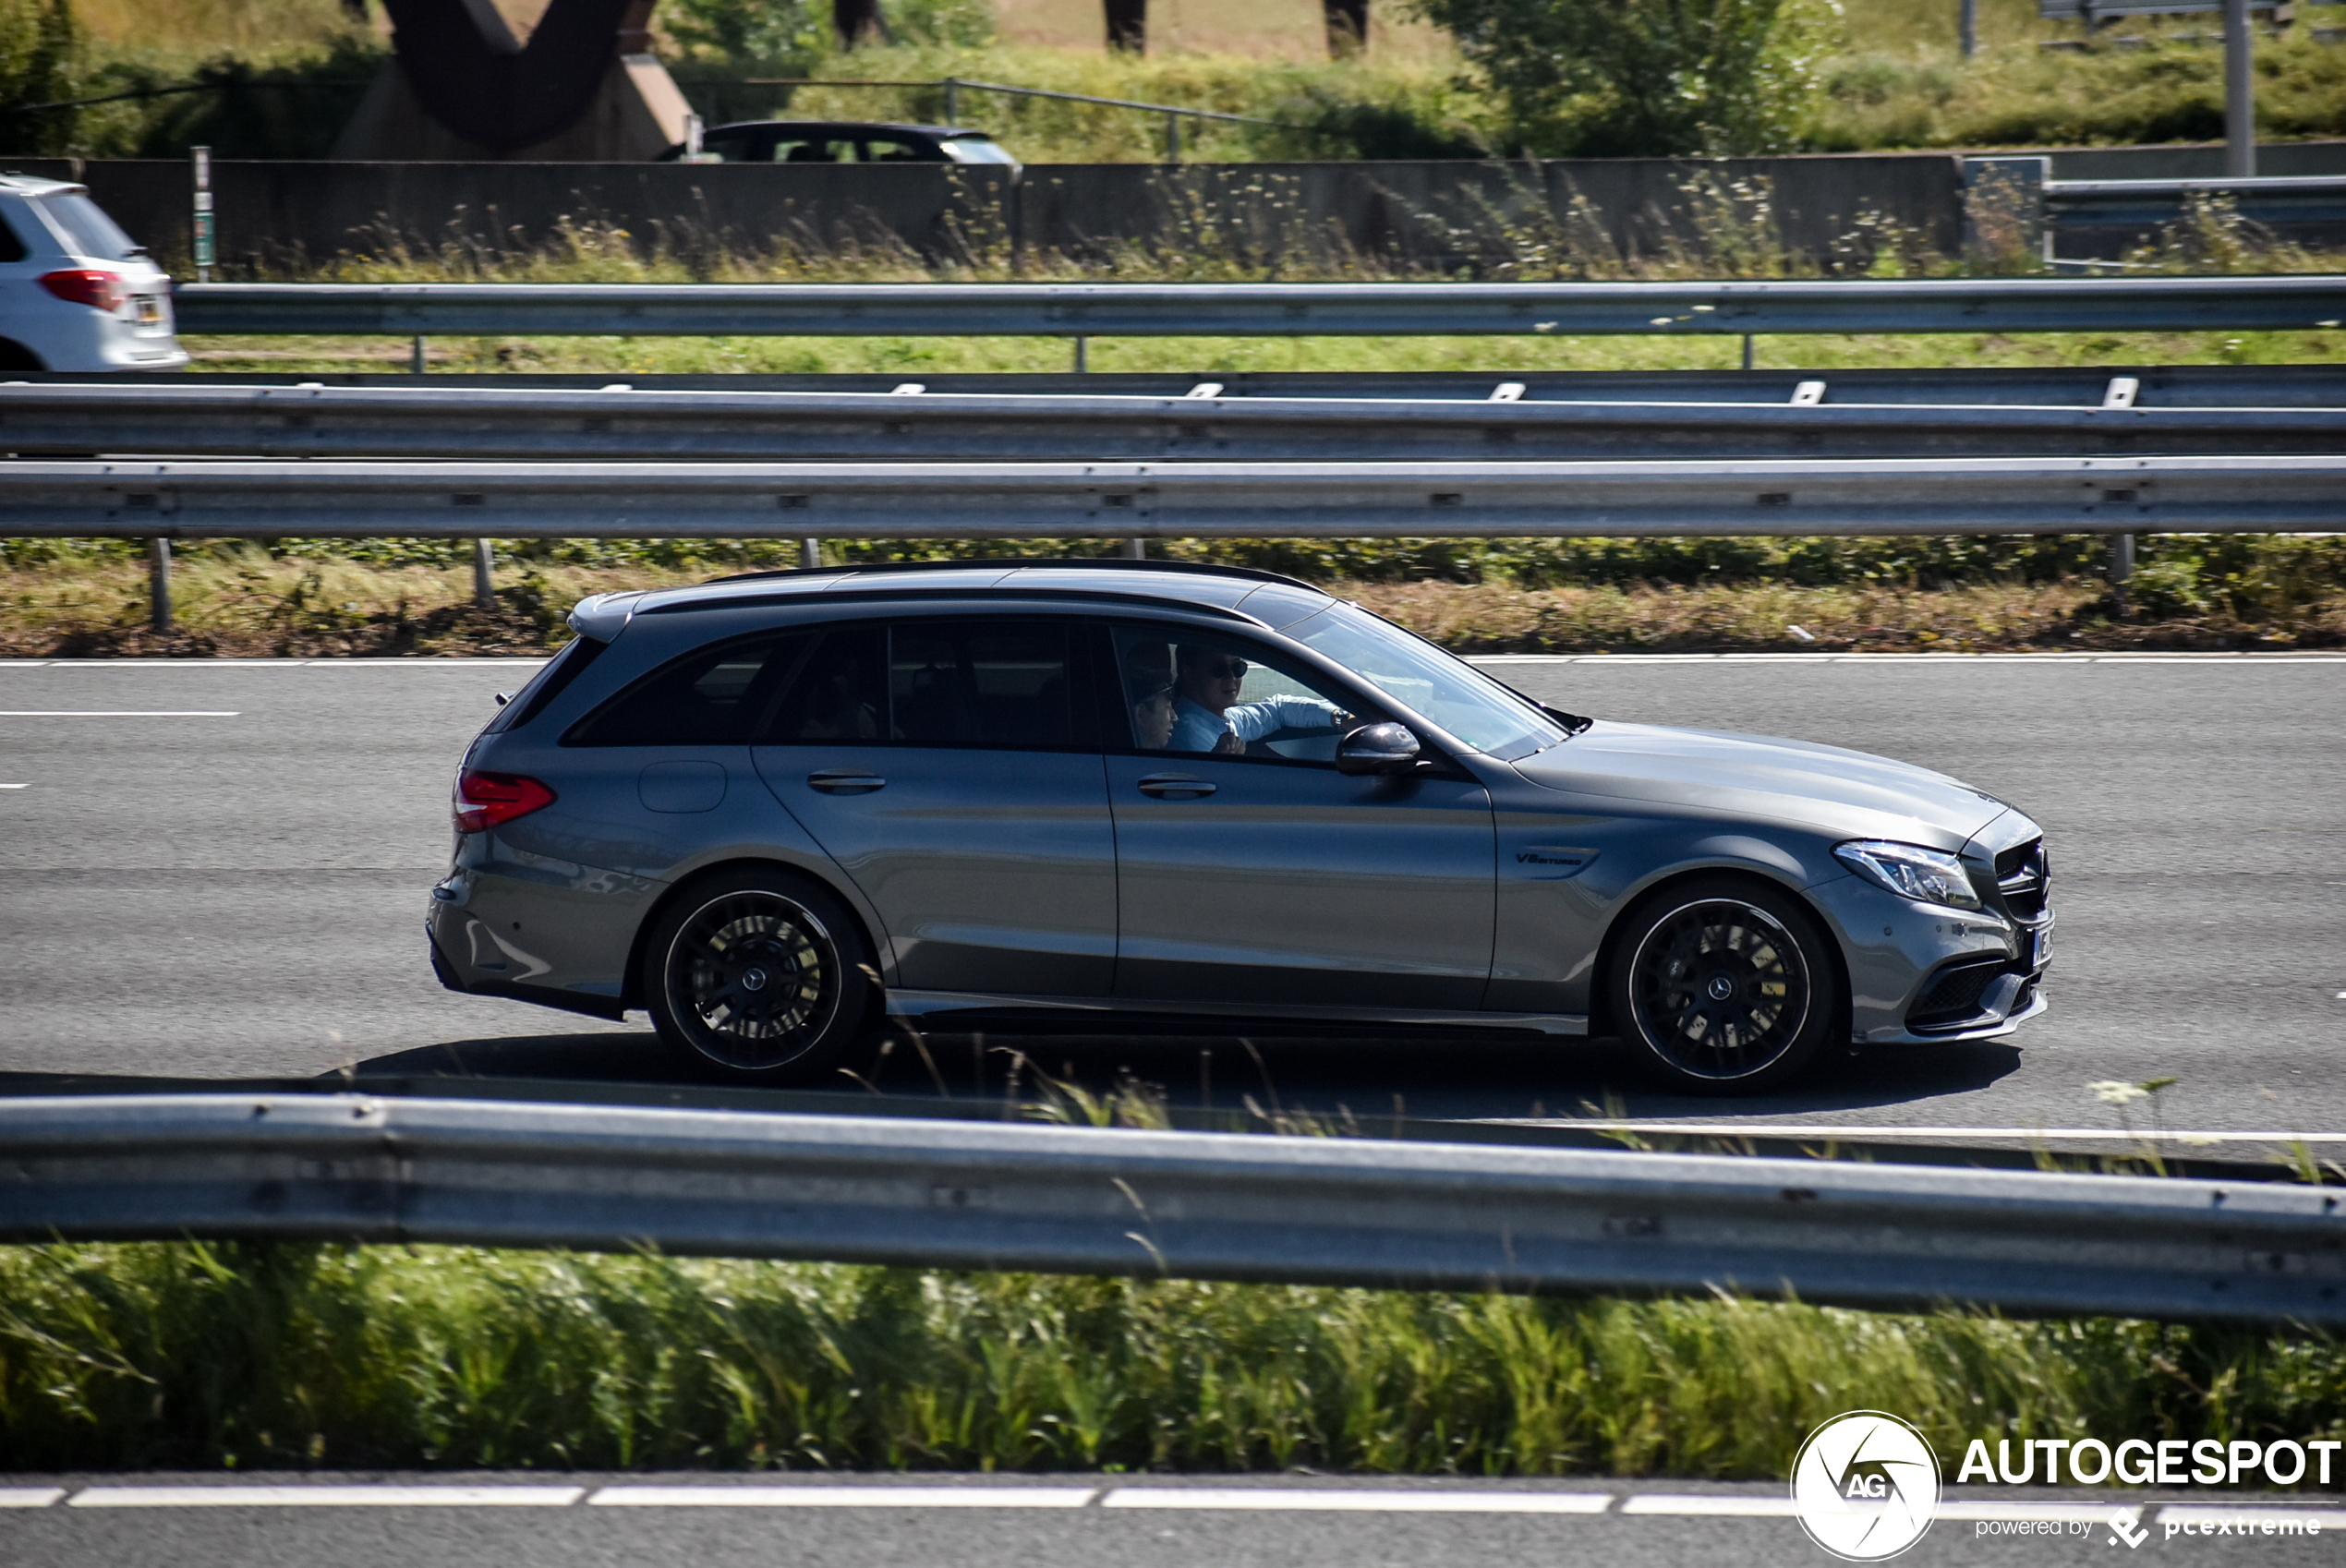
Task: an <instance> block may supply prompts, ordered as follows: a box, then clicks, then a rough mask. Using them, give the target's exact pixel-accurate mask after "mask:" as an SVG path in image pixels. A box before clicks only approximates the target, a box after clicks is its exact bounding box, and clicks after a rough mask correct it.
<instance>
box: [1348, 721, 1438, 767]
mask: <svg viewBox="0 0 2346 1568" xmlns="http://www.w3.org/2000/svg"><path fill="white" fill-rule="evenodd" d="M1417 767H1418V738H1417V737H1416V736H1415V735H1412V734H1411V733H1409V726H1408V725H1406V724H1363V725H1361V726H1360V728H1359V729H1358V730H1353V731H1351V732H1350V733H1349V734H1348V735H1346V736H1345V737H1344V739H1343V740H1341V741H1338V742H1336V771H1337V772H1338V773H1350V774H1377V773H1415V772H1416V771H1417Z"/></svg>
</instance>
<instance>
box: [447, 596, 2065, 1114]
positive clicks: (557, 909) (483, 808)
mask: <svg viewBox="0 0 2346 1568" xmlns="http://www.w3.org/2000/svg"><path fill="white" fill-rule="evenodd" d="M571 624H572V625H573V626H574V628H576V630H577V632H578V636H577V639H576V640H575V641H574V642H573V643H572V644H570V645H569V646H568V647H566V648H565V649H564V650H563V651H562V653H561V654H560V655H558V656H557V657H555V658H554V659H553V660H552V661H551V662H550V663H549V664H548V665H547V666H546V668H545V669H543V670H541V671H540V672H539V673H538V676H537V677H536V678H535V679H534V680H532V681H530V682H529V684H528V686H527V687H526V688H525V689H524V690H523V691H522V692H521V693H520V694H519V695H518V696H517V697H516V698H515V699H514V701H513V702H512V703H510V704H509V705H508V706H505V707H504V708H503V710H502V712H500V713H499V714H498V716H497V717H496V718H495V719H494V720H492V721H491V722H490V725H489V727H488V728H487V729H486V730H483V731H482V733H481V734H480V736H479V738H478V740H476V741H475V742H473V744H472V747H471V749H470V751H469V752H467V753H466V757H465V760H464V765H463V769H462V772H461V774H460V776H459V778H458V780H457V785H456V794H455V814H456V849H455V862H454V865H453V868H452V870H451V871H450V874H449V875H448V877H447V879H446V880H445V881H443V882H441V884H440V885H439V886H438V887H435V888H434V889H433V890H432V899H433V902H432V907H431V915H430V921H429V932H430V938H431V957H432V963H433V965H434V967H435V969H436V970H437V971H438V972H439V974H440V977H441V980H442V981H443V982H444V983H446V984H448V985H450V986H453V987H454V988H456V989H458V990H462V991H469V992H473V993H477V994H483V995H499V996H512V997H517V998H520V999H523V1000H526V1001H533V1002H542V1003H546V1004H548V1005H550V1006H553V1007H568V1008H574V1009H576V1010H579V1011H583V1012H588V1013H596V1014H600V1015H602V1016H605V1017H611V1018H616V1017H618V1016H620V1015H621V1014H622V1012H623V1010H624V1009H627V1008H630V1007H640V1008H643V1009H645V1010H647V1011H648V1012H649V1013H650V1015H651V1018H652V1022H653V1023H654V1025H655V1026H656V1027H657V1028H658V1030H659V1033H660V1034H661V1035H662V1036H663V1037H664V1038H665V1039H666V1040H668V1041H669V1042H670V1043H671V1044H673V1045H674V1046H676V1047H677V1048H678V1049H680V1050H681V1051H683V1053H684V1054H685V1055H687V1056H688V1057H691V1058H693V1059H695V1060H697V1061H699V1062H702V1063H706V1064H710V1065H713V1066H714V1067H718V1068H720V1069H724V1070H726V1071H730V1072H732V1073H734V1074H737V1075H741V1076H744V1077H748V1078H753V1079H757V1080H766V1081H783V1082H787V1081H793V1080H804V1079H805V1078H807V1077H810V1076H812V1075H815V1074H816V1073H819V1072H822V1071H825V1070H827V1069H828V1068H829V1067H831V1066H832V1065H834V1064H835V1063H837V1062H838V1061H839V1060H840V1058H841V1057H842V1055H844V1054H845V1053H846V1052H847V1051H848V1050H849V1048H850V1047H851V1045H852V1044H853V1043H854V1042H855V1041H856V1040H857V1038H858V1037H859V1036H860V1035H861V1034H863V1033H864V1032H865V1031H866V1030H867V1029H869V1028H871V1027H873V1026H875V1025H876V1024H877V1021H878V1020H879V1019H881V1017H882V1016H883V1014H884V1013H896V1014H900V1015H908V1016H918V1017H928V1018H933V1019H949V1018H952V1019H961V1020H965V1021H968V1022H973V1023H974V1022H976V1021H978V1020H981V1019H990V1020H993V1022H994V1024H995V1025H996V1026H999V1025H1001V1024H1004V1023H1007V1022H1011V1021H1014V1020H1017V1019H1029V1020H1032V1019H1035V1018H1036V1017H1038V1016H1039V1015H1046V1014H1058V1015H1059V1016H1061V1017H1062V1018H1064V1017H1066V1016H1068V1015H1069V1014H1070V1013H1075V1014H1080V1015H1081V1016H1082V1017H1084V1018H1087V1019H1097V1020H1098V1023H1099V1026H1100V1027H1104V1028H1113V1027H1114V1026H1115V1024H1116V1021H1117V1020H1118V1019H1119V1018H1126V1019H1140V1018H1143V1017H1149V1018H1155V1019H1163V1018H1167V1017H1177V1018H1181V1019H1189V1020H1191V1022H1192V1024H1197V1023H1203V1022H1205V1021H1206V1020H1222V1021H1223V1022H1224V1023H1225V1024H1227V1025H1228V1026H1231V1027H1236V1026H1237V1024H1238V1020H1241V1019H1264V1018H1271V1019H1284V1020H1288V1022H1290V1023H1293V1022H1297V1021H1301V1020H1315V1021H1317V1022H1321V1023H1324V1024H1327V1025H1329V1026H1332V1027H1341V1026H1343V1025H1345V1024H1347V1023H1355V1024H1358V1023H1376V1024H1387V1025H1390V1024H1400V1025H1408V1026H1417V1027H1423V1028H1427V1029H1453V1028H1477V1029H1486V1030H1499V1031H1523V1032H1529V1033H1531V1034H1544V1035H1560V1036H1571V1035H1580V1034H1586V1033H1590V1032H1591V1031H1603V1032H1612V1033H1618V1034H1619V1035H1621V1036H1623V1037H1624V1038H1626V1039H1627V1040H1629V1041H1631V1042H1633V1043H1636V1044H1637V1045H1639V1046H1640V1047H1642V1048H1643V1050H1644V1051H1645V1052H1646V1053H1648V1054H1649V1055H1651V1058H1652V1059H1653V1061H1654V1062H1655V1063H1656V1064H1658V1065H1659V1066H1660V1067H1662V1068H1663V1070H1664V1071H1666V1072H1667V1073H1669V1074H1671V1075H1672V1076H1673V1077H1675V1079H1677V1080H1679V1081H1680V1082H1682V1083H1684V1084H1687V1085H1689V1086H1695V1087H1700V1088H1712V1089H1727V1090H1752V1089H1758V1088H1761V1087H1764V1086H1769V1085H1772V1084H1775V1083H1778V1082H1781V1081H1782V1080H1784V1079H1786V1078H1788V1077H1790V1076H1791V1075H1792V1074H1794V1073H1796V1072H1797V1071H1798V1070H1799V1069H1800V1067H1802V1066H1803V1065H1804V1064H1805V1063H1806V1062H1807V1061H1808V1060H1809V1059H1810V1058H1811V1057H1812V1056H1813V1055H1815V1054H1816V1053H1817V1052H1818V1051H1819V1050H1820V1049H1822V1048H1824V1047H1826V1046H1828V1045H1832V1044H1837V1043H1848V1042H1851V1041H1859V1042H1870V1043H1881V1044H1895V1045H1905V1046H1913V1047H1917V1048H1928V1047H1929V1046H1930V1045H1933V1044H1938V1043H1945V1042H1949V1041H1956V1040H1974V1039H1982V1038H1987V1037H1989V1036H1994V1035H2001V1034H2004V1033H2008V1032H2010V1031H2012V1030H2013V1028H2014V1027H2015V1026H2017V1025H2018V1024H2019V1023H2020V1022H2021V1021H2022V1020H2023V1019H2028V1018H2032V1017H2034V1016H2035V1015H2036V1014H2038V1013H2039V1012H2041V1011H2042V1010H2043V1009H2044V1007H2045V1001H2044V998H2043V996H2042V995H2041V992H2040V982H2041V980H2042V979H2043V975H2044V971H2045V965H2046V959H2047V947H2048V942H2049V939H2050V935H2051V929H2052V910H2051V907H2050V902H2049V899H2048V887H2047V872H2046V862H2045V855H2044V850H2043V844H2042V838H2041V835H2040V833H2039V831H2038V827H2037V825H2036V824H2035V823H2033V822H2031V821H2030V820H2029V819H2028V818H2027V817H2026V816H2024V815H2022V814H2020V813H2019V812H2018V811H2015V810H2013V809H2012V808H2011V807H2009V806H2007V805H2005V804H2004V803H2003V802H2001V801H1998V800H1995V799H1993V798H1992V797H1990V796H1988V795H1985V794H1982V793H1980V792H1979V791H1977V790H1972V789H1969V788H1967V787H1965V785H1963V784H1960V783H1958V782H1956V781H1955V780H1954V779H1952V778H1946V777H1945V776H1943V775H1941V774H1936V773H1930V772H1926V771H1925V770H1923V769H1921V768H1918V767H1911V766H1905V764H1902V763H1895V762H1889V761H1885V760H1883V759H1882V758H1880V757H1874V756H1868V755H1865V754H1862V753H1857V752H1850V751H1842V750H1839V749H1837V748H1834V747H1831V746H1820V745H1809V744H1805V743H1801V742H1790V741H1771V740H1765V739H1761V738H1759V737H1755V736H1748V735H1730V734H1720V733H1713V732H1709V731H1702V730H1673V729H1663V728H1660V727H1657V726H1653V725H1646V724H1624V723H1612V722H1607V721H1604V720H1594V721H1592V720H1590V719H1587V718H1577V717H1575V716H1573V715H1570V714H1567V713H1564V712H1561V711H1558V710H1556V709H1553V708H1548V707H1544V706H1541V705H1539V704H1537V703H1534V702H1532V701H1531V700H1530V699H1529V698H1526V697H1524V696H1522V695H1520V694H1518V693H1516V692H1515V691H1513V690H1512V689H1510V688H1508V687H1506V686H1505V685H1503V684H1501V683H1500V682H1499V681H1495V680H1493V679H1492V678H1491V677H1490V676H1488V675H1486V674H1484V673H1483V672H1481V670H1479V669H1475V668H1474V667H1473V666H1472V665H1469V664H1468V663H1466V662H1464V661H1463V660H1460V659H1458V658H1457V657H1453V656H1452V655H1450V654H1448V653H1445V652H1444V651H1443V650H1442V649H1440V648H1437V647H1435V646H1433V645H1432V644H1430V643H1427V642H1424V641H1423V640H1421V639H1420V638H1418V637H1416V636H1414V635H1412V634H1411V633H1408V632H1405V631H1403V630H1401V629H1400V628H1399V627H1397V626H1395V625H1393V624H1391V623H1390V622H1388V621H1383V620H1380V619H1379V618H1378V617H1376V616H1374V615H1372V614H1370V613H1369V612H1368V611H1366V610H1364V609H1360V608H1359V607H1358V606H1356V605H1352V604H1348V603H1345V602H1343V601H1340V600H1337V599H1335V598H1331V597H1329V596H1327V595H1326V594H1324V593H1322V592H1321V591H1320V590H1319V589H1317V588H1313V587H1311V586H1309V585H1305V584H1302V583H1298V582H1294V581H1291V580H1289V579H1287V578H1283V577H1277V576H1273V575H1271V574H1269V573H1260V572H1243V571H1234V570H1223V569H1209V568H1202V567H1186V566H1178V565H1171V564H1167V563H1159V562H1143V561H1129V562H1109V561H1065V562H1045V563H1022V564H1017V565H1011V564H992V565H980V564H961V563H956V564H951V565H945V566H938V567H932V568H916V567H898V568H887V569H869V570H840V571H809V572H785V573H762V574H756V575H753V576H748V577H739V578H730V579H726V580H723V581H720V582H717V583H712V584H708V585H703V586H700V587H696V588H682V589H670V590H664V591H659V592H650V593H623V594H605V595H599V596H598V597H594V598H590V599H587V600H586V601H584V602H582V603H581V604H580V605H579V606H578V608H577V609H576V610H575V611H574V612H573V614H572V616H571Z"/></svg>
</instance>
